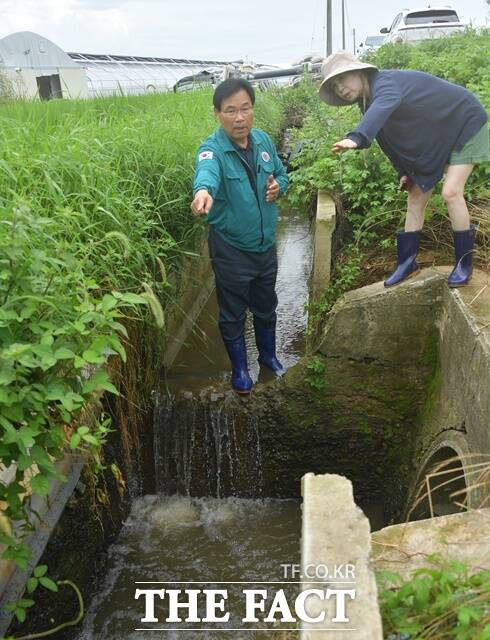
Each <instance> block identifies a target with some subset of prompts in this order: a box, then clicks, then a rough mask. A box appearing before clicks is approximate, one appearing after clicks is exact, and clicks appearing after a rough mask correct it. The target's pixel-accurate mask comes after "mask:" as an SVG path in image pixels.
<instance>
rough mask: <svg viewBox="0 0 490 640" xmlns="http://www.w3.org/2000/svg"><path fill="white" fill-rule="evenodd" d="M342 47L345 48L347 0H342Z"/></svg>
mask: <svg viewBox="0 0 490 640" xmlns="http://www.w3.org/2000/svg"><path fill="white" fill-rule="evenodd" d="M342 49H344V50H345V0H342Z"/></svg>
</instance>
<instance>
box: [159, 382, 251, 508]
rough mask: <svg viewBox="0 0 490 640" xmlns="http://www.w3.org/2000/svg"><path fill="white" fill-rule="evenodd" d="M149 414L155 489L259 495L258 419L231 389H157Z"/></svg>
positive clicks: (246, 495)
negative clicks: (197, 392) (194, 392)
mask: <svg viewBox="0 0 490 640" xmlns="http://www.w3.org/2000/svg"><path fill="white" fill-rule="evenodd" d="M154 415H155V418H154V453H155V473H156V489H157V493H160V494H164V495H172V494H174V493H178V494H181V495H188V496H214V497H217V498H224V497H228V496H240V497H248V498H258V497H261V496H262V493H263V478H262V464H261V447H260V434H259V425H258V419H257V417H256V416H254V415H253V414H252V412H249V411H247V410H246V409H245V410H243V409H242V407H241V405H240V401H239V400H237V399H236V397H235V395H234V394H233V393H229V394H228V393H213V392H208V393H202V394H201V395H200V396H199V397H197V398H196V397H194V396H193V395H192V394H190V393H184V394H181V395H180V396H177V397H175V396H169V395H167V394H164V393H160V394H158V395H157V397H156V405H155V414H154Z"/></svg>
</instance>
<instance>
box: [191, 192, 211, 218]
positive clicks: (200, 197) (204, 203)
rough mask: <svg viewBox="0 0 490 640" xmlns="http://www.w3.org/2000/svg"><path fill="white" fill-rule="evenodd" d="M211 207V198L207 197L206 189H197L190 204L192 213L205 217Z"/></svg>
mask: <svg viewBox="0 0 490 640" xmlns="http://www.w3.org/2000/svg"><path fill="white" fill-rule="evenodd" d="M212 206H213V198H212V197H211V196H210V195H209V193H208V192H207V191H206V189H199V191H198V192H197V193H196V195H195V196H194V200H193V201H192V204H191V209H192V213H193V214H194V215H195V216H205V215H206V214H207V213H209V212H210V211H211V207H212Z"/></svg>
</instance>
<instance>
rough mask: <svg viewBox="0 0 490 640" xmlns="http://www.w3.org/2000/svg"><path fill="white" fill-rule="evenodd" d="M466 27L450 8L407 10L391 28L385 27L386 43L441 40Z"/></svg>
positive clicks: (382, 31) (383, 31) (381, 31)
mask: <svg viewBox="0 0 490 640" xmlns="http://www.w3.org/2000/svg"><path fill="white" fill-rule="evenodd" d="M465 28H466V25H465V24H464V23H463V22H461V21H460V19H459V17H458V14H457V13H456V11H455V10H454V9H451V8H450V7H430V8H428V7H425V8H424V9H405V10H404V11H400V13H399V14H398V15H397V16H396V18H395V19H394V20H393V22H392V24H391V27H390V28H388V27H384V28H383V29H381V30H380V33H383V34H386V39H385V42H410V43H412V42H419V41H420V40H430V39H431V38H441V37H443V36H448V35H450V34H451V33H456V32H458V31H459V32H461V31H464V29H465Z"/></svg>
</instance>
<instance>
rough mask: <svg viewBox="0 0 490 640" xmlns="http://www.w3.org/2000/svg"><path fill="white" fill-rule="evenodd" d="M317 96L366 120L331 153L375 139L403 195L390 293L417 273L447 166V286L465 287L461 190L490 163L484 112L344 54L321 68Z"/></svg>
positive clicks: (461, 96) (460, 94)
mask: <svg viewBox="0 0 490 640" xmlns="http://www.w3.org/2000/svg"><path fill="white" fill-rule="evenodd" d="M322 75H323V76H324V79H323V82H322V84H321V86H320V98H321V99H322V100H324V101H325V102H326V103H328V104H330V105H334V106H344V105H351V104H354V103H357V104H358V105H359V107H360V109H361V112H362V114H363V117H362V119H361V121H360V123H359V125H358V126H357V128H356V129H355V130H354V131H351V132H350V133H348V134H347V135H346V137H345V138H344V139H343V140H340V141H339V142H336V143H335V144H334V145H333V146H332V151H333V152H334V153H338V152H342V151H345V150H347V149H365V148H367V147H369V146H370V144H371V142H372V141H373V139H374V138H376V140H377V141H378V144H379V146H380V147H381V149H382V150H383V152H384V153H385V154H386V155H387V156H388V158H389V160H390V161H391V163H392V164H393V166H394V167H395V169H396V170H397V171H398V175H399V178H400V188H401V189H406V190H407V191H408V202H407V215H406V219H405V229H404V230H403V231H398V232H397V237H396V240H397V254H398V261H397V266H396V269H395V271H394V272H393V273H392V274H391V275H390V276H389V278H387V280H386V281H385V286H387V287H389V286H392V285H395V284H398V283H399V282H401V281H402V280H404V279H405V278H407V277H409V276H410V275H412V274H413V273H415V272H416V271H417V270H418V268H419V266H418V264H417V262H416V257H417V253H418V249H419V243H420V231H421V229H422V226H423V224H424V212H425V207H426V204H427V202H428V200H429V198H430V196H431V193H432V190H433V188H434V186H435V185H436V184H437V182H439V180H441V178H442V177H443V174H444V170H445V168H446V166H447V172H446V175H445V177H444V183H443V187H442V197H443V198H444V201H445V203H446V206H447V208H448V212H449V217H450V219H451V224H452V228H453V237H454V252H455V257H456V264H455V267H454V269H453V270H452V272H451V274H450V275H449V278H448V283H449V286H452V287H458V286H461V285H464V284H467V283H468V281H469V279H470V278H471V274H472V270H473V255H472V254H473V248H474V243H475V227H474V225H472V224H470V218H469V214H468V208H467V206H466V202H465V199H464V187H465V184H466V181H467V180H468V178H469V176H470V174H471V171H472V169H473V167H474V165H475V164H476V163H478V162H483V161H485V160H489V159H490V150H489V137H488V124H487V119H488V118H487V114H486V112H485V109H484V108H483V106H482V105H481V104H480V102H479V101H478V100H477V98H476V97H475V96H474V95H473V94H472V93H471V92H470V91H468V90H467V89H465V88H463V87H461V86H459V85H455V84H452V83H450V82H447V81H445V80H441V79H440V78H437V77H436V76H433V75H430V74H428V73H423V72H420V71H399V70H378V68H377V67H375V66H374V65H372V64H367V63H364V62H361V61H360V60H358V59H357V58H355V57H354V56H353V55H351V54H350V53H348V52H347V51H339V52H338V53H334V54H333V55H331V56H329V57H328V58H327V59H326V60H325V62H324V64H323V67H322Z"/></svg>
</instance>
